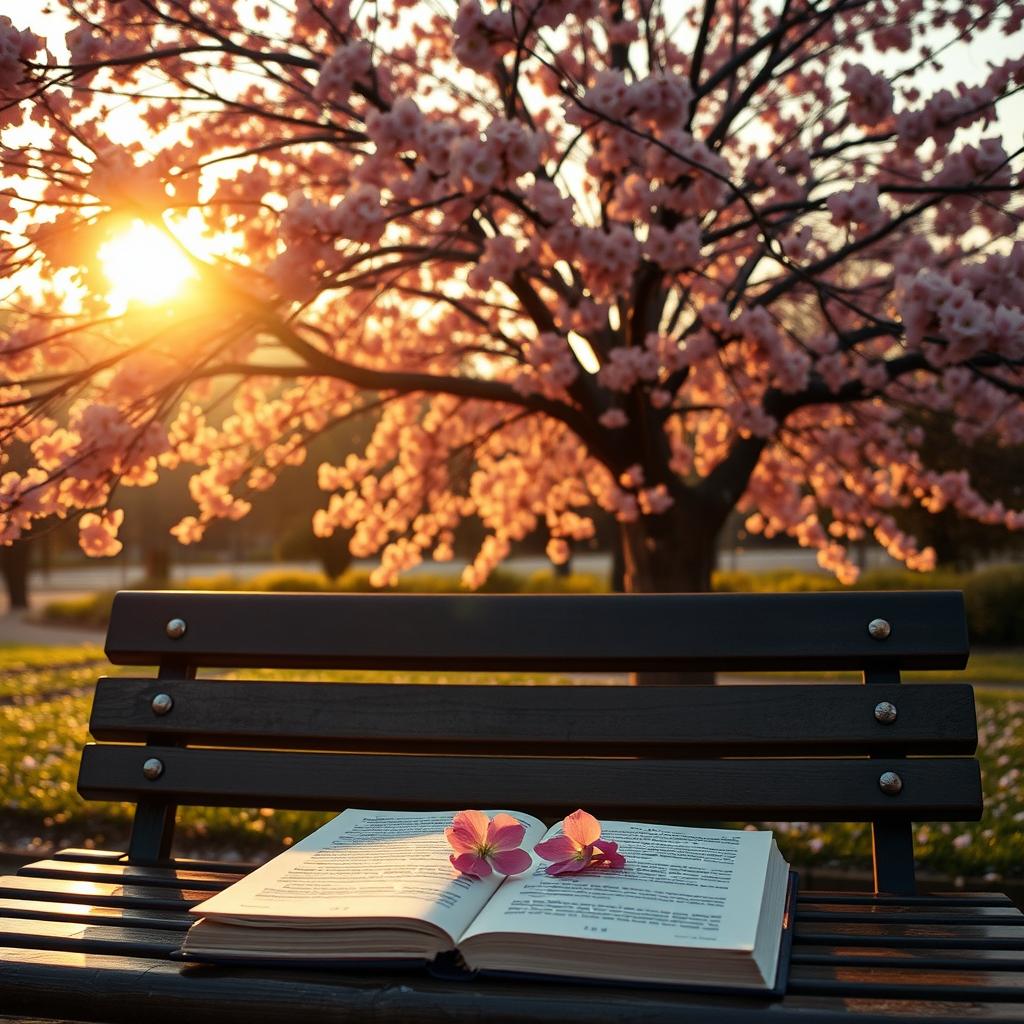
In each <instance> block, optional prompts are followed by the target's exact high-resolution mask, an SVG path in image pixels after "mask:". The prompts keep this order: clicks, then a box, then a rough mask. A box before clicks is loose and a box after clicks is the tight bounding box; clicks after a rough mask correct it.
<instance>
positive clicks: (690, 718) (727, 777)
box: [79, 592, 981, 892]
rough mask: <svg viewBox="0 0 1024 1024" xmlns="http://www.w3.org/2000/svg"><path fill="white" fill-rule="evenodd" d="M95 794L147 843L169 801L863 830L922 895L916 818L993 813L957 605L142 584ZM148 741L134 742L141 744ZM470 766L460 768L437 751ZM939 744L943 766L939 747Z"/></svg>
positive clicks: (154, 849)
mask: <svg viewBox="0 0 1024 1024" xmlns="http://www.w3.org/2000/svg"><path fill="white" fill-rule="evenodd" d="M106 650H107V656H108V657H109V659H110V660H111V661H112V662H113V663H115V664H126V665H135V664H140V665H153V664H156V665H157V666H158V673H157V677H156V678H155V679H154V678H106V679H101V680H100V682H99V684H98V687H97V691H96V698H95V703H94V707H93V714H92V720H91V731H92V734H93V736H94V737H95V739H96V740H98V741H100V742H99V743H96V744H91V745H89V746H88V747H87V748H86V750H85V752H84V754H83V759H82V766H81V773H80V778H79V789H80V791H81V793H82V794H83V795H84V796H86V797H90V798H98V799H130V800H134V801H136V802H137V805H138V806H137V811H136V818H135V824H134V828H133V834H132V840H131V846H130V855H131V856H132V858H133V859H135V860H139V861H147V860H149V861H152V860H158V859H160V858H162V857H164V856H166V855H167V854H168V853H169V850H170V841H171V835H172V832H173V823H174V814H175V810H176V807H177V806H178V805H181V804H189V805H192V804H197V805H205V806H253V807H255V806H260V807H265V806H272V807H298V808H309V809H332V810H340V809H342V808H343V807H345V806H363V807H380V808H395V809H401V808H404V809H416V808H424V807H437V806H447V807H453V808H454V807H499V806H505V807H519V808H522V809H523V810H529V811H531V812H534V813H537V814H539V815H540V816H541V817H548V818H550V819H552V820H554V819H557V818H559V817H561V816H563V815H564V814H565V813H567V812H568V811H570V810H572V809H574V808H575V807H577V806H585V807H587V809H588V810H591V811H592V812H593V813H595V814H598V815H599V816H600V815H605V816H609V817H629V818H644V817H646V818H649V819H652V820H658V821H666V822H673V821H686V820H705V821H706V820H711V819H716V820H728V821H750V820H756V821H763V820H801V821H831V820H842V821H870V822H872V824H873V829H874V841H875V842H874V845H875V865H876V885H877V886H878V888H879V889H881V890H885V891H896V892H907V891H912V889H913V885H914V882H913V848H912V838H911V824H910V823H911V822H912V821H914V820H966V819H977V818H979V817H980V814H981V788H980V778H979V770H978V765H977V763H976V761H974V760H973V759H972V758H970V757H965V756H949V755H969V754H971V753H973V751H974V750H975V747H976V744H977V732H976V726H975V711H974V698H973V692H972V691H971V688H970V687H969V686H961V685H942V686H928V685H907V684H901V683H900V673H901V671H902V670H904V669H910V668H925V669H927V668H963V667H964V666H965V665H966V662H967V654H968V648H967V635H966V627H965V622H964V612H963V601H962V597H961V595H960V594H958V593H954V592H896V593H891V592H886V593H826V594H770V595H765V594H756V595H747V594H744V595H739V594H714V595H585V596H576V595H573V596H539V595H530V596H493V595H486V596H466V595H430V596H422V595H415V596H413V595H350V594H329V595H328V594H315V595H307V594H240V593H224V594H221V593H216V594H214V593H195V592H159V593H148V592H137V593H132V592H125V593H121V594H118V595H117V597H116V598H115V601H114V607H113V612H112V616H111V621H110V629H109V632H108V637H107V647H106ZM218 666H220V667H223V666H230V667H234V668H247V667H278V668H296V669H298V668H302V669H332V668H348V669H365V670H372V669H408V670H417V671H420V670H448V671H452V670H473V669H479V670H495V671H552V672H586V671H604V672H612V671H624V670H630V671H671V670H680V671H689V670H708V669H713V670H724V671H745V672H753V671H772V670H822V671H825V670H833V669H851V668H853V669H859V670H861V671H862V672H863V673H864V681H865V683H867V684H868V685H866V686H857V685H834V684H820V685H802V684H794V685H786V684H776V683H768V684H765V685H751V686H718V687H716V686H670V687H651V688H646V687H627V686H593V685H578V686H571V687H568V686H566V687H535V686H499V687H495V686H486V685H470V686H466V685H460V686H437V685H401V686H395V685H393V684H374V683H326V682H322V681H318V682H262V681H244V680H210V679H196V678H195V676H196V671H197V669H199V668H200V667H204V668H205V667H218ZM126 744H132V745H126ZM439 755H458V756H439ZM936 755H939V756H936Z"/></svg>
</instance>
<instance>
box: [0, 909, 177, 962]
mask: <svg viewBox="0 0 1024 1024" xmlns="http://www.w3.org/2000/svg"><path fill="white" fill-rule="evenodd" d="M181 939H182V933H181V931H180V930H178V929H174V930H172V929H163V928H122V927H119V926H117V925H107V924H82V923H79V922H75V921H41V920H30V919H25V918H19V917H0V945H2V946H16V947H25V948H28V949H52V950H58V951H61V952H66V953H112V954H116V955H118V956H156V957H165V956H169V955H170V954H171V953H173V952H174V951H175V950H177V949H180V948H181Z"/></svg>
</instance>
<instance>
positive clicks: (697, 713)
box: [89, 678, 977, 757]
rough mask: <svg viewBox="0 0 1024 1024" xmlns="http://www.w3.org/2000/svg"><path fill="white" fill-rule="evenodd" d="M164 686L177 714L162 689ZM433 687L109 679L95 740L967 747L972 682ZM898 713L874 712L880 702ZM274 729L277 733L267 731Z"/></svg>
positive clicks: (972, 740) (614, 748)
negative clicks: (163, 706)
mask: <svg viewBox="0 0 1024 1024" xmlns="http://www.w3.org/2000/svg"><path fill="white" fill-rule="evenodd" d="M161 693H163V694H167V695H169V696H170V697H171V699H172V700H173V702H174V703H173V707H172V708H171V710H170V712H169V713H166V714H163V715H157V714H155V713H154V711H153V698H154V697H155V696H156V695H157V694H161ZM940 696H941V700H937V699H936V697H937V694H936V691H935V687H934V686H927V685H913V684H905V685H894V686H877V687H875V686H873V687H864V686H862V685H837V686H830V687H812V686H800V685H795V686H790V685H766V686H744V687H718V686H678V687H676V686H671V687H651V688H647V689H643V688H641V689H636V688H633V687H608V686H573V687H560V686H559V687H544V688H539V687H535V686H457V687H456V686H435V685H406V686H401V687H396V686H394V685H391V684H374V683H354V684H345V683H333V684H325V683H294V682H283V683H282V682H238V681H234V680H208V679H202V680H195V679H189V680H177V679H176V680H155V679H122V678H103V679H100V681H99V684H98V686H97V689H96V699H95V701H94V703H93V711H92V718H91V720H90V723H89V728H90V731H91V733H92V734H93V736H95V737H96V739H99V740H114V741H131V740H134V741H136V742H139V741H142V740H145V739H150V740H151V742H169V741H170V740H172V739H173V740H177V741H179V742H184V743H197V744H205V745H214V746H273V747H278V748H280V747H302V748H307V749H335V750H353V749H371V750H392V751H413V750H416V751H423V752H426V751H430V750H438V751H452V752H455V751H458V752H459V753H469V752H482V753H494V754H497V753H517V754H529V753H541V752H544V751H549V752H554V751H557V752H559V753H562V754H573V753H591V754H610V753H615V754H635V755H637V756H646V757H650V756H701V755H706V756H716V755H722V754H725V753H728V754H730V755H733V756H735V755H743V754H755V755H756V754H773V753H774V754H776V755H788V756H794V755H799V754H808V755H813V754H822V753H829V754H833V755H842V754H864V753H886V752H889V753H899V754H903V753H912V754H933V753H941V754H970V753H973V752H974V750H975V748H976V746H977V728H976V725H975V709H974V695H973V691H972V689H971V687H970V686H962V685H949V686H944V687H943V688H942V690H941V694H940ZM883 700H888V701H890V702H892V703H893V704H894V705H895V706H896V708H897V709H898V716H897V719H896V721H894V722H892V723H889V724H882V723H880V722H878V721H877V720H876V718H875V715H874V709H875V706H876V705H877V704H878V703H879V701H883ZM271 729H272V730H273V731H272V732H271V731H270V730H271Z"/></svg>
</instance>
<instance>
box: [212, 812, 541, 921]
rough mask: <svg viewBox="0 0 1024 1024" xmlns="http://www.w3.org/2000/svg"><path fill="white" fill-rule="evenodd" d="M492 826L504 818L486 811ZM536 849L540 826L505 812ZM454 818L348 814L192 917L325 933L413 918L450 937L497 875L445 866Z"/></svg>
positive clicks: (526, 817)
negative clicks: (358, 923)
mask: <svg viewBox="0 0 1024 1024" xmlns="http://www.w3.org/2000/svg"><path fill="white" fill-rule="evenodd" d="M486 813H487V814H488V815H490V816H491V817H493V816H494V815H495V814H497V813H498V811H487V812H486ZM505 813H507V814H511V815H512V816H513V817H514V818H516V819H517V820H518V821H520V822H521V823H522V824H523V825H525V826H526V827H527V835H526V839H525V840H524V845H525V846H527V847H528V848H529V847H532V846H533V845H534V844H535V843H537V842H539V840H540V836H541V833H542V832H543V830H544V825H543V822H541V821H538V820H537V819H536V818H533V817H530V816H529V815H526V814H522V813H519V812H515V811H506V812H505ZM454 814H455V812H454V811H367V810H359V809H355V808H350V809H349V810H347V811H345V812H344V813H342V814H340V815H338V817H337V818H334V819H333V820H332V821H330V822H328V823H327V824H326V825H324V826H323V828H321V829H318V830H317V831H316V832H314V833H313V834H312V835H310V836H307V837H306V838H305V839H303V840H302V841H301V842H298V843H296V844H295V846H293V847H292V848H291V849H289V850H286V851H285V852H284V853H282V854H280V855H279V856H277V857H275V858H274V859H273V860H272V861H270V862H268V863H267V864H264V865H263V866H262V867H260V868H257V869H256V870H255V871H254V872H252V873H251V874H250V875H247V876H246V877H245V878H243V879H242V880H241V881H239V882H236V883H235V884H234V885H232V886H229V887H228V888H227V889H225V890H224V891H223V892H220V893H218V894H217V895H216V896H213V897H211V898H210V899H208V900H206V901H205V902H204V903H202V904H200V905H199V906H197V907H195V908H193V910H192V913H193V914H197V915H199V916H201V917H207V918H211V919H213V920H220V921H229V922H235V923H239V924H252V925H260V924H264V925H273V926H278V927H281V926H288V925H295V926H301V927H303V928H318V927H320V928H324V927H332V926H336V925H337V924H338V923H339V922H344V921H351V920H353V919H378V918H379V919H387V918H414V919H417V920H421V921H427V922H430V923H431V924H434V925H436V926H437V927H438V928H440V929H441V930H442V931H444V932H445V933H446V934H448V935H449V936H451V937H454V936H456V935H458V934H459V933H460V932H461V931H463V930H464V929H465V928H466V927H467V926H468V924H469V922H470V921H472V919H473V918H474V917H475V916H476V914H477V913H479V911H480V909H481V907H483V905H484V904H485V903H486V902H487V900H488V899H489V898H490V896H491V894H492V893H493V892H494V890H495V889H497V887H498V885H499V884H500V883H501V880H502V876H501V875H491V876H490V877H489V878H484V879H479V880H475V879H469V878H466V877H464V876H462V875H460V874H459V873H458V872H457V871H456V870H455V869H454V868H453V867H452V866H451V864H450V863H449V860H448V856H449V854H450V853H451V852H452V850H451V847H450V846H449V845H448V842H447V840H446V839H445V837H444V830H445V828H446V827H447V826H448V825H450V824H451V821H452V817H453V816H454Z"/></svg>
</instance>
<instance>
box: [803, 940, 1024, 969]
mask: <svg viewBox="0 0 1024 1024" xmlns="http://www.w3.org/2000/svg"><path fill="white" fill-rule="evenodd" d="M894 960H897V961H899V963H900V964H920V965H921V966H922V967H924V968H926V969H928V970H959V969H960V968H961V967H962V966H963V965H964V964H965V963H968V964H974V965H975V967H978V968H981V967H984V968H985V969H992V970H1001V971H1022V970H1024V949H957V950H954V951H951V952H944V951H942V950H936V949H922V948H916V949H907V948H905V947H903V946H898V945H896V944H895V943H890V944H889V945H888V946H880V947H876V948H874V949H871V948H868V947H864V946H810V945H798V946H794V948H793V955H792V958H791V962H792V963H794V964H796V963H800V964H836V963H841V964H850V963H852V964H858V965H860V966H862V967H891V966H892V965H893V961H894Z"/></svg>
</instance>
